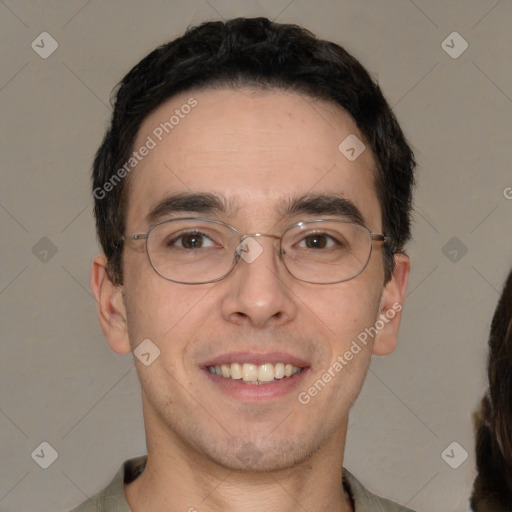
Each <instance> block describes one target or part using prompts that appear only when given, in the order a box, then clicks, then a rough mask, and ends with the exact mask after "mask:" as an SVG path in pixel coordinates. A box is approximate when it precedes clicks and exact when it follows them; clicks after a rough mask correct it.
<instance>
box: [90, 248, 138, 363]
mask: <svg viewBox="0 0 512 512" xmlns="http://www.w3.org/2000/svg"><path fill="white" fill-rule="evenodd" d="M90 283H91V289H92V291H93V293H94V296H95V297H96V303H97V304H98V316H99V320H100V325H101V329H102V330H103V333H104V334H105V338H107V342H108V344H109V347H110V348H111V350H113V351H114V352H116V353H118V354H128V353H130V352H131V348H130V340H129V337H128V325H127V322H126V308H125V304H124V301H123V294H122V292H123V289H122V286H119V285H116V284H114V283H113V282H112V281H111V280H110V278H109V276H108V273H107V258H106V256H105V255H103V254H102V255H99V256H96V258H94V260H93V263H92V269H91V281H90Z"/></svg>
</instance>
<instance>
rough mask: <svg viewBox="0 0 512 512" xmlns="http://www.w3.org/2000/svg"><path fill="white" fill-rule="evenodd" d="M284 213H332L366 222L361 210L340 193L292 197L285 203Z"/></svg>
mask: <svg viewBox="0 0 512 512" xmlns="http://www.w3.org/2000/svg"><path fill="white" fill-rule="evenodd" d="M284 210H285V211H284V215H285V216H291V215H297V214H299V215H300V214H308V215H321V216H325V215H332V216H335V217H343V218H344V219H346V220H349V221H351V222H354V223H356V224H362V225H364V224H365V218H364V215H363V214H362V212H361V210H360V209H359V208H358V207H357V206H356V205H355V204H354V203H353V202H352V201H351V200H350V199H347V198H346V197H342V196H341V195H338V194H307V195H303V196H300V197H292V198H290V199H289V200H288V201H287V202H286V203H285V205H284Z"/></svg>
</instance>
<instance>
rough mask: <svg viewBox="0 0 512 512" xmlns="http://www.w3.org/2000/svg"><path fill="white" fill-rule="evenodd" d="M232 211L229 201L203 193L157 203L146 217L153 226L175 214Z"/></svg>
mask: <svg viewBox="0 0 512 512" xmlns="http://www.w3.org/2000/svg"><path fill="white" fill-rule="evenodd" d="M228 210H230V207H229V204H228V201H227V200H226V199H225V198H224V197H223V196H221V195H218V194H211V193H208V192H202V193H178V194H173V195H171V196H168V197H166V198H165V199H163V200H162V201H160V202H159V203H157V204H156V205H155V206H154V207H153V208H152V209H151V210H150V212H149V213H148V214H147V215H146V220H147V221H148V222H149V223H150V224H152V223H155V222H158V221H159V220H161V219H162V218H163V217H166V216H168V215H171V214H174V213H201V214H204V213H209V214H216V213H226V212H227V211H228Z"/></svg>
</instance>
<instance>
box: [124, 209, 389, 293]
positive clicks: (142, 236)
mask: <svg viewBox="0 0 512 512" xmlns="http://www.w3.org/2000/svg"><path fill="white" fill-rule="evenodd" d="M187 220H194V221H205V222H208V223H212V224H219V225H221V226H225V227H227V228H229V229H230V230H231V231H233V232H234V233H236V234H237V235H238V236H239V237H240V240H239V242H238V245H237V247H236V249H235V252H234V259H233V264H232V266H231V268H230V269H229V270H228V271H227V272H226V273H225V274H224V275H222V276H221V277H218V278H216V279H209V280H208V281H199V282H189V281H177V280H175V279H170V278H168V277H165V276H163V275H162V274H161V273H160V272H158V270H157V269H156V268H155V266H154V265H153V262H152V261H151V257H150V255H149V250H148V244H147V240H148V237H149V235H150V233H151V231H153V229H155V228H156V227H158V226H160V225H162V224H168V223H170V222H174V221H187ZM329 221H330V222H333V221H334V222H339V223H341V224H353V225H356V226H359V227H362V228H364V229H365V230H366V231H368V234H369V236H370V242H371V243H370V252H369V254H368V258H367V260H366V263H365V264H364V266H363V268H362V269H361V270H360V271H359V272H358V273H357V274H356V275H354V276H352V277H349V278H347V279H342V280H340V281H332V282H328V283H317V282H315V281H306V280H305V279H301V278H299V277H297V276H296V275H294V274H292V272H291V271H290V269H289V268H288V266H287V265H286V262H285V261H284V258H283V254H286V253H285V252H283V247H282V242H283V237H284V235H285V234H286V233H287V232H288V231H290V230H291V229H293V228H297V227H301V226H304V225H307V224H315V223H320V222H329ZM262 236H266V237H269V238H274V239H276V240H279V259H280V260H281V262H282V263H283V265H284V267H285V269H286V270H287V272H288V273H289V274H290V275H291V276H292V277H294V278H295V279H297V280H298V281H301V282H303V283H309V284H319V285H325V284H338V283H344V282H346V281H351V280H352V279H355V278H356V277H357V276H359V275H361V273H362V272H363V271H364V269H365V268H366V267H367V266H368V263H369V261H370V258H371V255H372V250H373V242H384V243H385V242H387V240H388V237H387V236H386V235H385V234H382V233H372V232H371V231H370V229H369V228H368V227H367V226H365V225H364V224H359V223H357V222H346V221H343V220H338V219H335V220H333V219H313V220H306V221H300V222H297V223H295V224H292V225H291V226H288V227H287V228H286V229H285V230H284V231H283V234H282V235H281V236H277V235H272V234H269V233H247V234H243V235H242V234H240V232H239V231H238V230H237V229H236V228H235V227H234V226H231V225H230V224H226V223H225V222H222V221H219V220H214V219H206V218H204V217H182V218H176V219H166V220H163V221H160V222H157V223H156V224H153V225H152V226H151V227H150V228H149V229H148V231H147V232H146V233H137V234H136V235H125V236H122V237H120V238H119V239H118V240H119V242H125V241H127V240H134V241H139V240H146V244H145V246H146V256H147V257H148V261H149V264H150V265H151V268H152V269H153V270H154V271H155V272H156V273H157V274H158V275H159V276H160V277H161V278H162V279H165V280H166V281H171V282H173V283H178V284H189V285H194V284H209V283H215V282H217V281H222V280H223V279H225V278H226V277H227V276H228V275H229V274H231V272H233V270H234V269H235V267H236V266H237V264H238V262H239V261H240V258H241V256H240V253H241V251H239V248H240V246H241V244H242V242H243V241H244V240H246V239H247V238H254V237H262Z"/></svg>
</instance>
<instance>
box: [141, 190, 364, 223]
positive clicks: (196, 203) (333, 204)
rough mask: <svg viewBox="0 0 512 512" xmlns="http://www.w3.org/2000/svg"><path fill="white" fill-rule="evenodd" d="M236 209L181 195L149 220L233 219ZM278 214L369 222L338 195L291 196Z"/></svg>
mask: <svg viewBox="0 0 512 512" xmlns="http://www.w3.org/2000/svg"><path fill="white" fill-rule="evenodd" d="M233 210H234V209H233V207H232V203H231V202H230V201H228V199H226V198H225V197H224V196H222V195H220V194H213V193H208V192H200V193H177V194H173V195H170V196H168V197H166V198H164V199H163V200H162V201H160V202H158V203H157V204H156V205H155V206H154V207H153V208H152V209H151V210H150V212H149V213H148V214H147V216H146V220H147V222H148V223H149V224H150V225H151V224H154V223H156V222H159V221H160V220H161V219H163V218H164V217H166V216H169V215H172V214H176V213H184V214H198V213H199V214H203V215H204V214H210V215H220V214H223V215H225V216H229V215H230V213H231V212H232V211H233ZM278 213H279V214H280V215H282V216H283V217H291V216H297V215H301V214H305V215H320V216H325V215H332V216H335V217H343V218H344V219H347V220H349V221H351V222H355V223H357V224H363V225H364V223H365V219H364V216H363V214H362V213H361V210H360V209H359V208H358V207H357V206H356V205H355V204H354V203H353V202H352V201H351V200H350V199H347V198H345V197H342V196H340V195H337V194H306V195H302V196H298V197H290V198H288V199H286V200H283V201H282V202H281V204H280V206H279V208H278Z"/></svg>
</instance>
